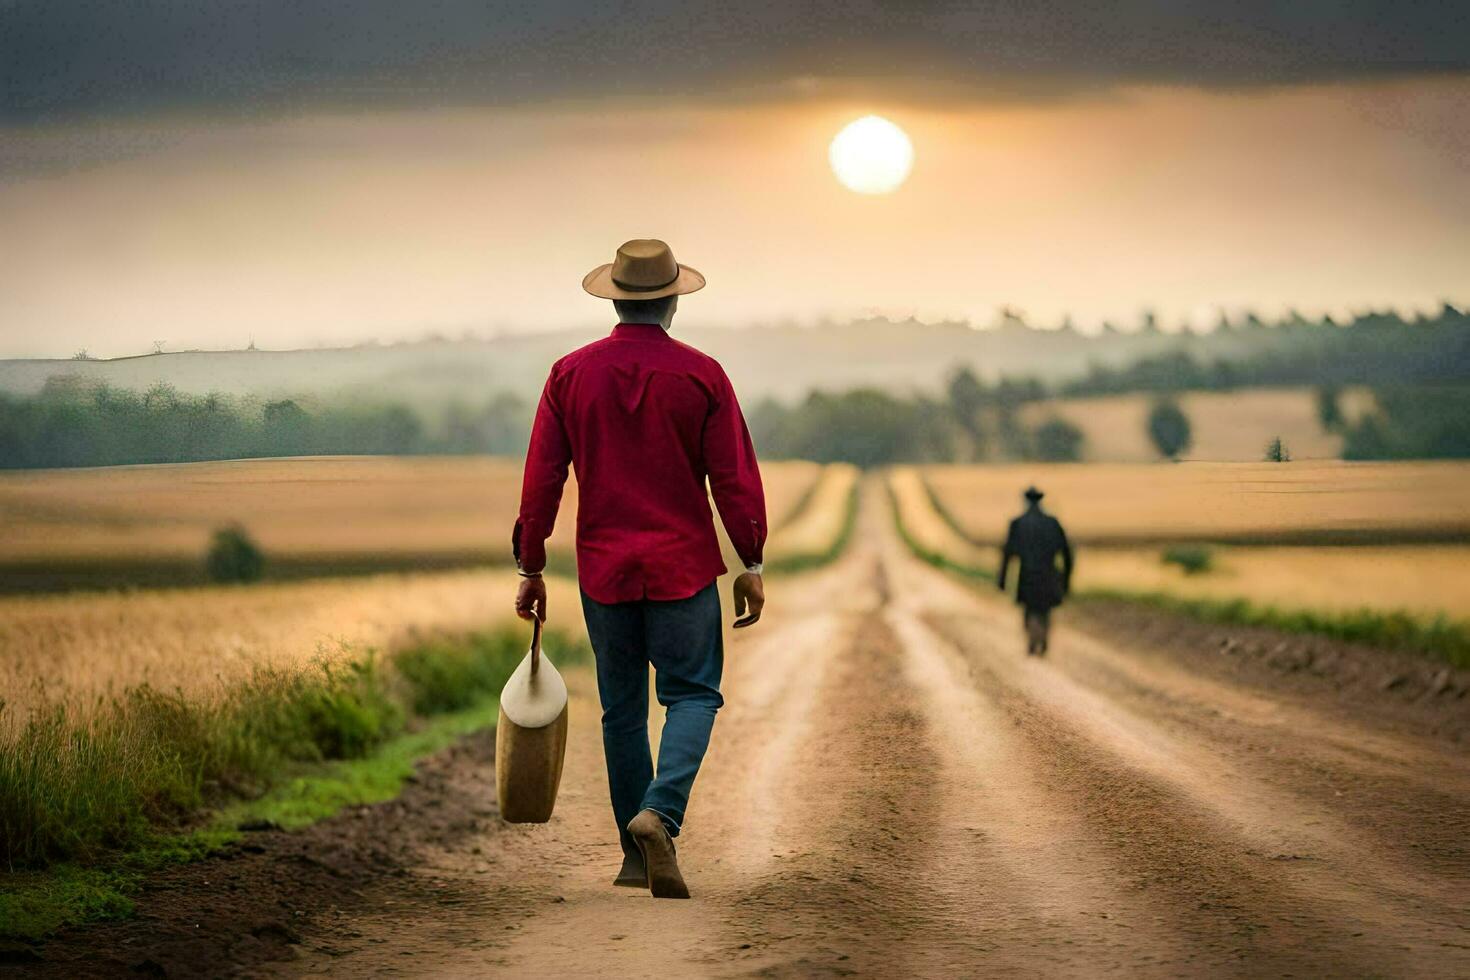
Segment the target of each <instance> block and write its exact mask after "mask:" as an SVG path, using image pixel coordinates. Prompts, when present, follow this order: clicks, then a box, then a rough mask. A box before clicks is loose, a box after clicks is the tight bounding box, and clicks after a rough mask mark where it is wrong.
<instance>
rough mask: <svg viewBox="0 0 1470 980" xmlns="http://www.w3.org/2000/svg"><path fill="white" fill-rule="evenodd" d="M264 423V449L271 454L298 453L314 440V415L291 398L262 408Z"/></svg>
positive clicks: (265, 452) (261, 419) (262, 429)
mask: <svg viewBox="0 0 1470 980" xmlns="http://www.w3.org/2000/svg"><path fill="white" fill-rule="evenodd" d="M260 425H261V438H262V439H263V440H264V444H263V445H262V446H261V450H262V452H263V453H264V454H265V455H267V456H296V455H299V454H301V453H304V452H306V451H307V447H308V446H309V445H310V443H311V429H312V418H311V415H310V414H309V413H308V412H307V411H306V409H304V408H302V407H301V406H300V405H298V404H296V402H294V401H292V400H291V399H289V398H288V399H285V400H283V401H278V402H271V403H269V404H268V405H266V406H265V408H263V409H261V412H260Z"/></svg>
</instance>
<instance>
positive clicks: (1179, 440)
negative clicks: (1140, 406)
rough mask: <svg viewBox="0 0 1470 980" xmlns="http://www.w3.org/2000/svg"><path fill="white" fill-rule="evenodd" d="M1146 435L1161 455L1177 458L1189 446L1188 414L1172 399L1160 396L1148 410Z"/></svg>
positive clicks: (1190, 435) (1190, 436) (1190, 434)
mask: <svg viewBox="0 0 1470 980" xmlns="http://www.w3.org/2000/svg"><path fill="white" fill-rule="evenodd" d="M1148 436H1149V438H1150V439H1152V440H1153V444H1154V446H1155V448H1157V449H1158V451H1159V453H1160V454H1161V455H1163V456H1166V457H1168V458H1169V459H1178V458H1179V454H1180V453H1182V452H1184V451H1185V450H1186V449H1188V448H1189V445H1190V442H1191V440H1192V438H1193V434H1192V433H1191V431H1190V426H1189V416H1187V415H1185V414H1184V409H1182V408H1180V407H1179V403H1178V402H1177V401H1175V400H1174V399H1172V398H1161V399H1159V400H1158V401H1156V402H1154V404H1153V408H1151V409H1150V410H1149V413H1148Z"/></svg>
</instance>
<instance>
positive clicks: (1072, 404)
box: [1021, 388, 1374, 463]
mask: <svg viewBox="0 0 1470 980" xmlns="http://www.w3.org/2000/svg"><path fill="white" fill-rule="evenodd" d="M1178 401H1179V405H1180V407H1181V408H1183V409H1184V413H1185V415H1187V416H1188V417H1189V422H1190V427H1191V430H1192V432H1193V436H1194V438H1193V445H1191V447H1190V448H1189V450H1188V451H1187V452H1185V454H1184V455H1185V457H1186V458H1188V459H1191V460H1199V461H1214V462H1255V461H1258V460H1260V459H1261V458H1262V457H1263V455H1264V453H1265V449H1266V444H1267V443H1269V442H1270V441H1271V440H1272V439H1274V438H1276V437H1278V436H1279V437H1280V438H1281V440H1282V441H1283V442H1284V443H1285V444H1286V447H1287V449H1288V450H1289V451H1290V452H1291V453H1292V456H1293V458H1295V459H1298V460H1317V459H1337V458H1338V457H1339V456H1341V454H1342V436H1341V435H1339V434H1338V433H1335V432H1327V431H1324V430H1323V428H1322V425H1321V422H1320V421H1319V420H1318V417H1317V403H1316V392H1315V391H1314V390H1313V389H1311V388H1257V389H1248V390H1242V391H1195V392H1187V393H1185V394H1182V395H1180V396H1179V398H1178ZM1152 403H1153V399H1152V398H1151V397H1150V396H1148V395H1142V394H1131V395H1104V396H1099V397H1095V398H1069V399H1061V400H1057V401H1049V402H1037V403H1035V404H1032V405H1028V406H1026V407H1025V409H1023V410H1022V413H1021V417H1022V420H1023V421H1025V422H1026V423H1027V424H1028V425H1035V424H1037V423H1038V422H1041V421H1043V420H1044V419H1046V418H1049V417H1052V416H1059V417H1061V418H1063V419H1066V420H1067V421H1068V422H1071V423H1072V424H1073V425H1075V426H1077V427H1078V428H1079V429H1081V430H1082V433H1083V435H1084V436H1085V437H1086V442H1085V443H1084V444H1083V449H1082V452H1083V459H1084V460H1086V461H1088V462H1106V463H1146V462H1152V461H1154V460H1157V459H1158V458H1159V453H1158V450H1157V449H1155V448H1154V445H1153V443H1152V442H1151V441H1150V440H1149V437H1148V433H1147V431H1146V420H1147V418H1148V412H1149V407H1150V406H1151V405H1152ZM1339 404H1340V406H1341V408H1342V411H1343V414H1344V415H1345V416H1346V417H1347V418H1348V419H1356V418H1358V417H1359V416H1361V415H1363V414H1366V413H1367V412H1369V411H1371V410H1372V408H1373V405H1374V402H1373V394H1372V392H1371V391H1369V390H1368V389H1366V388H1352V389H1347V390H1345V391H1344V392H1343V393H1342V396H1341V399H1340V402H1339Z"/></svg>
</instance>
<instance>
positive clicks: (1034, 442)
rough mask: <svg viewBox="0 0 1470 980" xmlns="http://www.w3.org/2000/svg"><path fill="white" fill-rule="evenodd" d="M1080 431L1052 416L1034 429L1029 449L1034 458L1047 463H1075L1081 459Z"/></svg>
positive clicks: (1058, 417)
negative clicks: (1030, 448)
mask: <svg viewBox="0 0 1470 980" xmlns="http://www.w3.org/2000/svg"><path fill="white" fill-rule="evenodd" d="M1085 440H1086V437H1085V436H1084V435H1083V434H1082V430H1081V429H1079V428H1077V426H1075V425H1073V424H1072V423H1071V422H1068V421H1067V420H1066V419H1064V418H1062V417H1060V416H1057V415H1054V416H1052V417H1051V418H1049V419H1047V420H1046V421H1045V422H1043V423H1041V424H1040V425H1038V426H1037V427H1036V431H1035V432H1033V433H1032V434H1031V447H1032V450H1033V452H1034V453H1035V455H1036V458H1037V459H1039V460H1042V461H1044V462H1048V463H1075V462H1077V461H1078V460H1080V459H1081V458H1082V444H1083V442H1084V441H1085Z"/></svg>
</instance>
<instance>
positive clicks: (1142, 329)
mask: <svg viewBox="0 0 1470 980" xmlns="http://www.w3.org/2000/svg"><path fill="white" fill-rule="evenodd" d="M1138 332H1139V333H1143V334H1156V333H1158V332H1159V316H1158V314H1157V313H1155V312H1154V311H1153V310H1144V311H1143V314H1142V316H1140V317H1139V323H1138Z"/></svg>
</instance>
